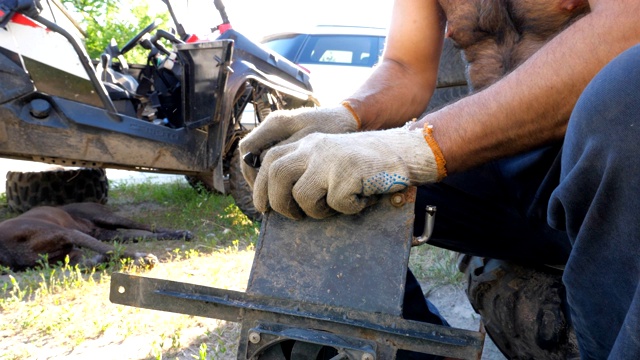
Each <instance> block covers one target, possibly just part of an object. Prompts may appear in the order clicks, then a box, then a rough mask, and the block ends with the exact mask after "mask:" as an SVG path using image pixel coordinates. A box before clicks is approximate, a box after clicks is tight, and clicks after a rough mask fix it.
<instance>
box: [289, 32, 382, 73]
mask: <svg viewBox="0 0 640 360" xmlns="http://www.w3.org/2000/svg"><path fill="white" fill-rule="evenodd" d="M381 42H382V40H381V38H380V37H377V36H358V35H353V36H351V35H314V36H311V37H310V38H309V41H307V43H306V44H305V45H304V48H303V49H302V52H301V54H300V57H299V60H298V62H299V63H301V64H329V63H332V64H339V65H354V66H367V67H371V66H373V65H375V64H376V63H377V62H378V57H379V56H380V55H381V54H382V47H383V44H381Z"/></svg>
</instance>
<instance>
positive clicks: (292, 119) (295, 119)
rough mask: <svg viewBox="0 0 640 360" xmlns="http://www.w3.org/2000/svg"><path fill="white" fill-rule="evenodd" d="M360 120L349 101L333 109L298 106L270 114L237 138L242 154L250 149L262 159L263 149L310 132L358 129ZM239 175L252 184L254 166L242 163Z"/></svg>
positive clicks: (264, 150)
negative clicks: (244, 135) (241, 136)
mask: <svg viewBox="0 0 640 360" xmlns="http://www.w3.org/2000/svg"><path fill="white" fill-rule="evenodd" d="M359 127H360V119H359V118H358V116H357V115H356V114H355V112H353V109H351V107H350V106H349V105H348V103H343V105H341V106H337V107H332V108H300V109H295V110H279V111H274V112H273V113H271V114H270V115H269V116H267V118H266V119H265V120H264V121H263V122H262V123H261V124H260V126H258V127H257V128H255V129H254V130H253V131H251V132H250V133H249V135H247V136H246V137H244V138H243V139H242V140H241V141H240V145H239V146H240V154H241V155H242V156H244V155H246V154H247V153H249V152H251V153H252V154H254V155H256V156H260V158H263V157H264V155H265V154H266V150H268V149H269V148H270V147H272V146H274V145H276V144H278V145H283V144H288V143H292V142H294V141H297V140H300V139H302V138H303V137H305V136H307V135H309V134H312V133H316V132H319V133H325V134H340V133H348V132H353V131H356V130H358V128H359ZM241 169H242V174H243V175H244V178H245V179H246V180H247V182H248V183H249V185H251V186H252V187H253V182H254V180H255V178H256V173H257V169H254V168H253V167H251V166H249V165H247V164H246V163H245V162H244V161H242V163H241Z"/></svg>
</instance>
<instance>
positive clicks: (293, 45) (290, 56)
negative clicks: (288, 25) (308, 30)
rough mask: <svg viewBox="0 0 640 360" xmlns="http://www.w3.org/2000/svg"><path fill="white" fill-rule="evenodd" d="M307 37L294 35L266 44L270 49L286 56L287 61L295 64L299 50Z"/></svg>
mask: <svg viewBox="0 0 640 360" xmlns="http://www.w3.org/2000/svg"><path fill="white" fill-rule="evenodd" d="M305 37H306V35H302V34H292V35H287V36H283V37H280V38H277V39H273V40H269V41H267V42H265V43H264V45H266V46H267V47H268V48H269V49H271V50H273V51H275V52H277V53H278V54H280V55H282V56H284V57H285V58H286V59H287V60H289V61H293V62H295V58H296V55H297V54H298V50H299V49H300V47H301V46H302V42H304V39H305Z"/></svg>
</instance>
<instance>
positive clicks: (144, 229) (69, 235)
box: [0, 203, 193, 271]
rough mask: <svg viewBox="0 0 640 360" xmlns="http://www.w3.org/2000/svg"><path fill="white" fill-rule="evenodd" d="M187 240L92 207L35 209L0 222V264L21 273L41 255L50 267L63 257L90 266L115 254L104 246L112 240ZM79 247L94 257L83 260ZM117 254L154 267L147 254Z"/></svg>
mask: <svg viewBox="0 0 640 360" xmlns="http://www.w3.org/2000/svg"><path fill="white" fill-rule="evenodd" d="M192 237H193V235H192V234H191V233H190V232H189V231H185V230H178V231H172V230H166V229H160V228H156V229H152V228H151V227H149V226H147V225H144V224H140V223H137V222H134V221H132V220H129V219H127V218H124V217H121V216H118V215H115V214H114V213H113V212H111V211H110V210H109V208H108V207H106V206H104V205H101V204H97V203H74V204H69V205H65V206H60V207H50V206H41V207H36V208H33V209H31V210H29V211H27V212H25V213H24V214H21V215H19V216H17V217H15V218H13V219H8V220H5V221H3V222H1V223H0V265H2V266H5V267H8V268H10V269H11V270H13V271H22V270H25V269H28V268H33V267H35V266H36V265H37V264H38V261H41V259H42V257H43V256H46V258H47V259H48V262H49V263H50V264H55V263H57V262H59V261H64V259H65V257H66V256H69V263H70V265H76V264H77V265H80V266H83V267H92V266H95V265H97V264H99V263H104V262H106V261H108V260H109V258H110V257H111V256H112V255H113V254H114V252H115V247H114V246H113V245H111V244H108V243H105V242H104V241H110V240H114V239H116V238H118V239H120V241H123V242H125V241H136V240H138V239H140V238H145V239H156V240H174V239H176V240H179V239H184V240H190V239H191V238H192ZM82 248H86V249H90V250H93V251H95V252H97V253H98V254H97V255H96V256H95V257H92V258H87V257H85V256H84V254H83V251H82ZM121 255H122V256H123V257H128V258H131V259H133V260H134V262H135V263H136V264H139V265H147V266H153V265H155V264H157V262H158V259H157V257H155V256H154V255H152V254H146V253H139V252H135V251H128V250H124V251H123V252H122V254H121Z"/></svg>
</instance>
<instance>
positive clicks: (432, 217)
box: [411, 205, 436, 246]
mask: <svg viewBox="0 0 640 360" xmlns="http://www.w3.org/2000/svg"><path fill="white" fill-rule="evenodd" d="M435 221H436V207H435V206H433V205H427V207H426V212H425V215H424V230H423V232H422V235H420V236H418V237H414V238H413V240H412V241H411V246H419V245H422V244H426V243H427V241H429V239H430V238H431V234H432V233H433V227H434V226H435Z"/></svg>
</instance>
